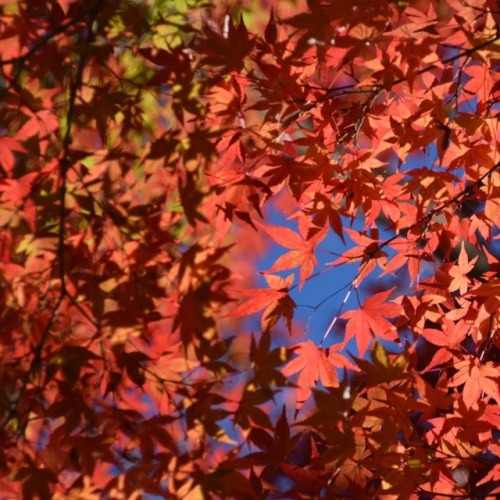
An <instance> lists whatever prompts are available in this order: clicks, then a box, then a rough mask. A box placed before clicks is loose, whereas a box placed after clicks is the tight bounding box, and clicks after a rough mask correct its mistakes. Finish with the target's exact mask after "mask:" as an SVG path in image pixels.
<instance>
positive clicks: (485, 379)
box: [449, 356, 500, 408]
mask: <svg viewBox="0 0 500 500" xmlns="http://www.w3.org/2000/svg"><path fill="white" fill-rule="evenodd" d="M455 368H456V369H457V370H458V372H457V373H455V375H454V376H453V378H452V380H451V381H450V384H449V385H450V386H452V387H457V386H460V385H462V384H464V387H463V392H462V397H463V400H464V403H465V405H466V406H467V408H470V407H471V406H472V405H473V404H474V403H475V402H476V401H477V400H478V399H479V398H480V397H481V394H482V393H485V394H487V395H488V396H490V397H491V398H493V399H494V400H495V401H497V403H500V391H499V383H500V375H499V373H498V369H497V368H496V367H495V365H494V364H493V363H491V362H488V363H484V364H481V362H480V361H479V359H477V358H473V357H472V356H468V357H467V359H464V360H462V361H459V362H458V363H456V364H455Z"/></svg>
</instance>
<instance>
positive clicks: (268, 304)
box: [225, 274, 296, 333]
mask: <svg viewBox="0 0 500 500" xmlns="http://www.w3.org/2000/svg"><path fill="white" fill-rule="evenodd" d="M264 278H265V279H266V281H267V283H268V285H269V286H270V287H271V288H254V289H245V290H241V292H242V293H244V294H245V295H251V296H252V298H251V299H248V300H247V301H246V302H243V303H242V304H240V305H239V306H236V307H235V308H234V309H233V310H232V311H231V312H230V313H229V314H227V315H226V316H225V317H226V318H236V317H239V316H250V315H251V314H254V313H256V312H259V311H261V310H262V309H265V311H264V313H263V314H262V319H261V325H262V329H263V330H264V331H268V330H269V329H270V328H272V327H273V326H274V325H275V324H276V323H277V322H278V320H279V318H280V317H281V316H283V318H284V320H285V323H286V326H287V328H288V331H289V332H290V333H291V328H292V319H293V311H294V309H295V307H296V305H295V302H294V301H293V300H292V298H291V297H290V295H289V294H288V290H289V288H290V285H291V284H292V283H293V275H290V276H288V277H287V278H285V279H283V278H281V277H280V276H275V275H272V274H265V275H264Z"/></svg>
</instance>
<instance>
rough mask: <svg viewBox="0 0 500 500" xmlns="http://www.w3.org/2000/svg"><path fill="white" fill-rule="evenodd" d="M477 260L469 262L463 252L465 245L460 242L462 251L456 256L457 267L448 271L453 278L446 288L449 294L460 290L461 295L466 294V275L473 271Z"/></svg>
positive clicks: (467, 279)
mask: <svg viewBox="0 0 500 500" xmlns="http://www.w3.org/2000/svg"><path fill="white" fill-rule="evenodd" d="M477 259H478V256H476V257H474V258H473V259H471V260H470V261H469V257H468V256H467V252H466V251H465V243H463V242H462V249H461V250H460V254H459V256H458V265H456V266H452V267H451V269H450V270H449V271H448V273H449V275H450V276H451V277H452V278H453V279H452V281H451V283H450V286H449V288H448V289H449V290H450V292H455V291H456V290H460V294H461V295H463V294H464V293H466V292H467V287H468V286H469V278H467V274H468V273H470V272H471V271H472V270H473V269H474V265H475V264H476V261H477Z"/></svg>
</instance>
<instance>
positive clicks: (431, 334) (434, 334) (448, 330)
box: [422, 318, 471, 371]
mask: <svg viewBox="0 0 500 500" xmlns="http://www.w3.org/2000/svg"><path fill="white" fill-rule="evenodd" d="M470 331H471V325H470V324H468V323H466V322H465V321H464V320H463V319H461V320H459V321H458V322H456V323H455V322H454V321H452V320H449V319H447V318H445V319H444V320H443V329H442V330H438V329H437V328H424V329H423V330H422V336H423V337H424V338H425V339H426V340H427V341H429V342H431V343H432V344H434V345H438V346H440V349H438V351H437V352H436V353H435V354H434V356H433V357H432V360H431V361H430V363H429V364H428V365H427V366H426V367H425V371H429V370H431V369H432V368H434V367H435V366H438V365H441V364H443V363H445V362H447V361H449V360H451V359H452V358H453V356H454V354H453V350H458V348H459V346H460V344H461V343H462V342H463V340H464V339H465V338H466V337H467V335H469V333H470Z"/></svg>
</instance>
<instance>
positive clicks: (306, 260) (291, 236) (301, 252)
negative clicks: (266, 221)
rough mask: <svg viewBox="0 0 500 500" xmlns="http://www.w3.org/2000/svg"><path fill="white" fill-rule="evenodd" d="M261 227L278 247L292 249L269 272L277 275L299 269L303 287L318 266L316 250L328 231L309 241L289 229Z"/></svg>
mask: <svg viewBox="0 0 500 500" xmlns="http://www.w3.org/2000/svg"><path fill="white" fill-rule="evenodd" d="M259 225H260V227H261V228H262V229H263V230H264V231H265V232H266V233H267V234H268V235H269V236H270V237H271V238H272V239H273V240H274V241H275V242H276V243H278V245H281V246H282V247H285V248H288V249H290V251H289V252H287V253H285V254H284V255H282V256H280V257H278V259H277V260H276V262H275V263H274V264H273V265H272V266H271V267H270V268H269V269H268V271H269V272H270V273H275V272H280V271H286V270H288V269H294V268H296V267H299V268H300V269H299V277H300V286H301V285H302V284H303V283H304V281H306V280H307V278H309V277H310V276H311V274H312V273H313V270H314V267H315V266H316V265H317V264H318V261H317V259H316V255H315V252H314V249H315V247H316V245H317V244H318V243H319V242H320V241H321V240H322V239H323V238H324V237H325V235H326V231H324V230H323V231H320V232H319V233H316V234H315V235H314V236H312V237H311V238H310V239H307V238H303V237H302V236H301V235H300V234H298V233H296V232H295V231H292V230H291V229H290V228H288V227H280V226H265V225H263V224H259Z"/></svg>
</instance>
